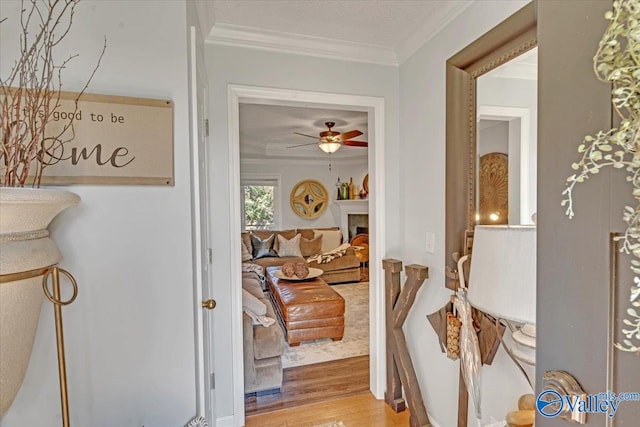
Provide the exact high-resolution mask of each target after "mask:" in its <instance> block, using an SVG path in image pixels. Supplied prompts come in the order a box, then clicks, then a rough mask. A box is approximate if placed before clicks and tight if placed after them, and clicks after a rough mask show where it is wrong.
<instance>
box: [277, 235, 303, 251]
mask: <svg viewBox="0 0 640 427" xmlns="http://www.w3.org/2000/svg"><path fill="white" fill-rule="evenodd" d="M301 237H302V235H301V234H296V235H295V237H293V238H292V239H289V240H287V239H285V238H284V237H283V236H281V235H278V256H300V257H301V256H302V252H300V238H301Z"/></svg>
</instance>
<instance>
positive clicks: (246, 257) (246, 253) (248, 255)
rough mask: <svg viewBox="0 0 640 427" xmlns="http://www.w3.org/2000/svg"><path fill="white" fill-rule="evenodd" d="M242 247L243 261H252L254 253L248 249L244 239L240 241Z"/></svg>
mask: <svg viewBox="0 0 640 427" xmlns="http://www.w3.org/2000/svg"><path fill="white" fill-rule="evenodd" d="M240 248H241V249H242V262H245V261H251V260H252V259H253V255H251V252H249V249H247V245H245V244H244V240H241V241H240Z"/></svg>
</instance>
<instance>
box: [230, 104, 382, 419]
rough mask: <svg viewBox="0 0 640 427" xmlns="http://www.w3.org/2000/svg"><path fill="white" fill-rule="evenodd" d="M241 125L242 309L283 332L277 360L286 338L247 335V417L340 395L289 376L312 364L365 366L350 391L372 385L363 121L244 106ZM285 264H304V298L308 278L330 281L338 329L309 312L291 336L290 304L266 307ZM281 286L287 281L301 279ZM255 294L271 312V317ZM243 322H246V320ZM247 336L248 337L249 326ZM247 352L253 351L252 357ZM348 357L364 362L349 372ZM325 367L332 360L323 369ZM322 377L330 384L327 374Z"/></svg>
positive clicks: (347, 114) (358, 116) (327, 368)
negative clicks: (286, 317) (286, 316)
mask: <svg viewBox="0 0 640 427" xmlns="http://www.w3.org/2000/svg"><path fill="white" fill-rule="evenodd" d="M329 126H330V127H329ZM239 128H240V129H239V135H240V183H241V192H242V196H241V199H240V201H241V206H242V207H241V212H242V230H243V233H242V237H243V239H242V250H243V258H242V260H243V288H244V289H245V290H247V291H249V293H250V295H247V293H245V292H244V291H243V301H245V300H247V299H250V301H248V302H247V301H245V303H243V309H244V311H245V313H246V314H248V315H250V316H251V317H252V318H254V319H256V313H254V312H253V311H252V310H251V309H250V308H249V307H247V305H249V306H250V307H257V309H258V310H262V311H260V313H261V314H262V315H265V314H266V315H267V316H271V317H268V318H269V319H270V318H273V319H274V320H276V324H275V325H273V324H271V322H270V321H268V323H265V324H260V325H255V323H256V321H254V322H253V323H254V326H253V329H256V328H258V329H260V328H272V329H273V328H280V327H282V329H283V331H284V333H285V334H286V340H284V351H283V352H282V354H279V353H280V350H275V347H279V346H280V345H281V344H280V343H281V342H282V341H283V340H282V339H281V335H282V334H275V332H274V331H271V332H269V333H268V334H266V333H263V331H256V333H255V334H252V337H253V340H251V342H250V341H247V336H245V339H244V357H245V404H246V408H245V409H246V412H247V414H248V415H249V414H252V413H260V412H264V411H266V410H269V408H280V407H283V406H287V407H289V406H292V405H294V404H306V403H310V402H315V401H318V400H320V399H323V398H330V397H333V398H335V397H337V396H338V395H337V394H336V393H335V392H334V393H332V392H331V388H329V387H327V388H326V389H325V391H324V393H322V392H319V390H318V386H317V381H318V378H313V374H311V373H309V372H307V371H304V370H303V369H300V368H298V369H294V368H297V367H302V366H309V365H317V364H318V363H321V364H322V365H323V366H322V367H321V366H319V365H318V366H314V369H315V370H316V372H318V373H320V372H345V371H348V370H353V369H354V366H361V368H360V371H362V373H361V374H359V375H358V376H354V377H352V378H351V379H349V380H348V381H351V383H352V384H351V385H350V390H352V392H351V393H353V390H366V389H368V384H369V375H368V371H369V366H368V363H369V362H368V354H369V315H368V312H369V310H368V308H369V307H368V306H369V275H368V253H369V222H368V217H369V208H368V206H369V203H368V202H369V190H370V189H369V186H368V142H367V139H368V138H367V133H368V114H367V113H366V112H361V111H349V110H344V109H343V110H336V109H326V108H313V107H312V106H307V107H306V108H300V107H292V106H285V105H264V104H254V103H241V104H240V106H239ZM329 142H330V143H334V144H335V143H337V144H339V145H337V146H331V147H330V148H329V149H328V151H329V152H325V151H324V150H323V149H322V147H323V145H322V143H329ZM325 148H326V147H325ZM314 233H315V235H314ZM265 242H269V243H268V247H265V246H264V245H265ZM292 245H293V246H292ZM341 248H342V249H341ZM322 254H324V255H322ZM319 255H322V256H323V257H324V258H322V259H321V258H319V257H318V256H319ZM314 256H315V258H317V260H316V261H313V259H314ZM302 257H305V258H302ZM286 263H289V264H291V263H298V264H300V263H304V264H305V265H306V266H307V267H308V269H307V270H305V271H307V272H308V273H309V276H310V277H309V280H305V282H306V283H302V282H301V283H302V284H304V285H306V286H307V288H305V289H306V290H305V292H311V291H310V290H309V289H308V288H309V287H310V286H311V282H312V280H311V279H313V280H317V281H323V282H326V283H328V284H329V285H330V286H331V289H332V290H333V291H335V292H337V294H339V295H340V296H341V297H342V298H343V299H344V306H345V308H344V310H342V314H343V315H344V316H343V317H344V322H342V321H340V322H339V323H340V328H339V331H338V330H337V329H335V328H334V329H330V328H328V326H327V325H328V324H329V321H328V320H323V321H322V325H323V326H322V327H320V328H316V329H309V328H311V327H312V326H311V325H310V324H309V322H310V321H312V320H313V319H315V318H316V317H318V318H324V317H325V316H327V311H326V310H324V311H318V309H316V310H314V312H315V314H313V315H311V316H310V317H309V318H308V319H309V320H307V323H306V324H305V326H304V327H305V328H306V329H305V331H301V330H300V331H295V330H294V331H292V330H290V324H289V323H288V322H285V321H283V313H286V307H281V308H280V307H278V308H277V309H276V310H275V311H273V310H272V307H271V305H272V302H273V304H274V305H276V300H275V299H274V298H273V297H274V296H273V295H271V287H272V286H273V285H274V283H272V280H271V279H272V277H273V274H274V273H275V274H276V275H277V274H278V273H279V272H280V271H285V270H286V268H285V266H284V264H286ZM280 268H282V270H280ZM292 271H293V270H292ZM278 277H280V276H278ZM252 278H259V279H260V282H259V283H261V284H262V285H263V289H259V286H255V285H254V284H253V283H252V281H251V279H252ZM305 278H306V277H304V278H302V279H305ZM283 279H287V280H284V281H283V282H288V281H292V280H298V279H300V278H298V277H296V276H293V277H284V278H283ZM267 282H268V283H267ZM293 283H294V284H297V282H293ZM298 288H299V286H291V288H289V289H288V290H287V292H290V293H293V292H295V291H296V289H298ZM324 288H325V287H324V286H321V287H320V290H321V291H322V290H324V291H325V292H327V293H329V292H330V291H329V290H328V288H327V289H324ZM262 290H264V292H265V293H264V294H262ZM251 294H255V295H256V296H257V298H258V299H259V300H261V301H262V302H263V304H265V303H266V306H269V310H268V311H269V313H267V312H266V307H261V306H260V302H258V301H256V300H254V299H253V298H252V295H251ZM265 296H266V298H265ZM269 297H271V298H269ZM256 304H258V305H256ZM342 314H341V316H342ZM247 320H248V319H246V317H245V322H246V321H247ZM300 320H301V319H298V320H297V321H298V322H299V321H300ZM263 323H264V322H263ZM319 324H320V323H319ZM322 328H324V331H323V330H322ZM265 332H266V331H265ZM250 333H251V332H250ZM244 334H245V335H246V334H247V328H246V327H245V328H244ZM296 334H297V336H296ZM265 337H268V338H265ZM330 338H333V340H331V339H330ZM247 347H250V348H251V351H250V352H248V348H247ZM263 348H270V349H271V351H270V352H269V351H266V350H264V349H263ZM254 355H260V358H261V359H260V360H262V361H260V360H259V359H257V356H256V361H255V364H254V362H253V358H254ZM267 356H268V357H272V359H271V360H272V366H270V367H269V368H268V369H270V370H271V372H269V375H267V374H266V373H261V371H260V370H261V369H262V370H265V369H267V368H265V366H267V365H268V363H267V362H266V360H265V359H264V358H266V357H267ZM350 358H358V360H360V362H358V363H355V362H351V363H352V364H351V365H349V363H350V362H349V361H346V364H345V363H343V362H339V361H343V360H344V359H350ZM278 359H281V360H278ZM329 361H334V362H333V363H326V362H329ZM276 365H277V366H278V367H277V368H274V367H275V366H276ZM341 366H342V367H341ZM349 366H350V368H346V367H349ZM283 368H284V375H283V373H282V372H281V371H282V369H283ZM265 372H266V371H265ZM274 372H275V374H274ZM321 376H322V377H324V378H325V379H327V378H326V375H324V374H321ZM341 377H344V375H341ZM288 378H304V379H305V381H306V382H307V383H308V384H311V383H312V382H315V385H314V396H313V399H311V400H310V399H309V398H306V399H303V397H305V396H307V395H308V394H309V393H308V391H306V392H305V389H304V388H305V386H304V385H303V384H292V383H291V380H288ZM354 378H358V382H359V385H358V384H353V382H354ZM328 379H329V380H332V381H337V380H340V379H341V378H328ZM342 380H343V381H344V380H345V378H342ZM323 395H324V397H323ZM342 395H345V394H344V393H343V394H342ZM347 395H348V394H347ZM292 399H293V402H291V400H292Z"/></svg>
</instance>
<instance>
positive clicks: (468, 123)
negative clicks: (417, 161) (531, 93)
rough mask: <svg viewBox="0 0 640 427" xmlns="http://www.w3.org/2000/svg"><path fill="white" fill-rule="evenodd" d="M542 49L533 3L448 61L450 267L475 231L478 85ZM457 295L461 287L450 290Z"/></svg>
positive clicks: (447, 218) (447, 235) (447, 246)
mask: <svg viewBox="0 0 640 427" xmlns="http://www.w3.org/2000/svg"><path fill="white" fill-rule="evenodd" d="M537 44H538V39H537V19H536V10H535V4H534V3H533V2H532V3H529V4H527V5H526V6H524V7H523V8H522V9H520V10H518V11H517V12H516V13H514V14H513V15H511V16H510V17H508V18H507V19H505V20H504V21H502V22H501V23H500V24H498V25H497V26H495V27H494V28H493V29H491V30H490V31H489V32H487V33H485V34H484V35H483V36H481V37H480V38H478V39H477V40H476V41H474V42H473V43H471V44H470V45H468V46H467V47H465V48H464V49H462V50H461V51H460V52H458V53H456V54H455V55H454V56H452V57H451V58H449V59H448V60H447V65H446V68H447V69H446V72H447V101H446V102H447V104H446V105H447V107H446V117H447V118H446V204H445V209H446V211H445V258H446V259H447V261H446V266H448V267H449V268H450V269H451V270H452V271H455V270H456V268H457V266H456V265H455V261H454V258H453V257H452V255H453V254H454V253H458V254H459V255H460V256H462V255H464V254H466V253H468V251H469V247H470V245H469V242H468V239H467V236H468V232H469V231H471V232H472V231H473V228H474V225H475V214H474V213H475V209H476V208H475V203H476V202H475V201H476V182H475V181H476V111H477V106H476V80H477V78H478V77H480V76H482V75H483V74H485V73H487V72H489V71H491V70H493V69H494V68H497V67H499V66H500V65H502V64H504V63H506V62H508V61H510V60H512V59H513V58H516V57H517V56H520V55H522V54H523V53H525V52H527V51H529V50H531V49H533V48H534V47H536V46H537ZM446 286H447V287H448V288H449V289H452V290H456V288H457V281H456V280H453V281H451V282H449V283H447V285H446Z"/></svg>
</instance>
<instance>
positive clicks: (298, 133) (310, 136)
mask: <svg viewBox="0 0 640 427" xmlns="http://www.w3.org/2000/svg"><path fill="white" fill-rule="evenodd" d="M294 133H295V134H296V135H300V136H306V137H307V138H313V139H320V138H318V137H317V136H313V135H306V134H304V133H300V132H294Z"/></svg>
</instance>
